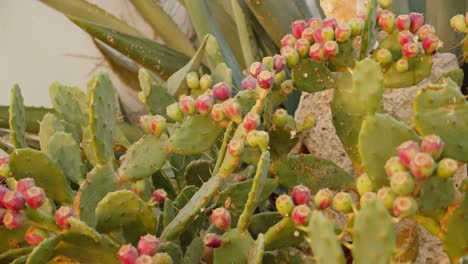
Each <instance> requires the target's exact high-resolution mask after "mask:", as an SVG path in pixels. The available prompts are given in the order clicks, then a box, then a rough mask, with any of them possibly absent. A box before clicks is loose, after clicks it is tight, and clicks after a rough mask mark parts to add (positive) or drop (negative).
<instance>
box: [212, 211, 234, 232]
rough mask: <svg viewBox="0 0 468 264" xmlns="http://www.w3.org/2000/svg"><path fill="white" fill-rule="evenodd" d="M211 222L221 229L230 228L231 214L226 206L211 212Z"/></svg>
mask: <svg viewBox="0 0 468 264" xmlns="http://www.w3.org/2000/svg"><path fill="white" fill-rule="evenodd" d="M211 222H212V223H213V225H215V226H216V227H217V228H219V229H221V230H224V231H226V230H229V229H230V228H231V214H230V213H229V211H228V210H227V209H226V208H222V207H220V208H216V209H215V210H213V212H212V213H211Z"/></svg>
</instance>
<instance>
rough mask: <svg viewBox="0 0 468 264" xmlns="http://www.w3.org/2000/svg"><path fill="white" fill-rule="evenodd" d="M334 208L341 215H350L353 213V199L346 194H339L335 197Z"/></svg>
mask: <svg viewBox="0 0 468 264" xmlns="http://www.w3.org/2000/svg"><path fill="white" fill-rule="evenodd" d="M333 206H334V207H335V209H336V210H338V211H339V212H341V213H350V212H352V211H353V199H352V198H351V195H349V193H346V192H339V193H337V194H336V195H335V197H333Z"/></svg>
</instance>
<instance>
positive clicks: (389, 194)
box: [377, 186, 396, 210]
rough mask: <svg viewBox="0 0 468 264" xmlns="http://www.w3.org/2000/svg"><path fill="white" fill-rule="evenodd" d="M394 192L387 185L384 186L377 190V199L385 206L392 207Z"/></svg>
mask: <svg viewBox="0 0 468 264" xmlns="http://www.w3.org/2000/svg"><path fill="white" fill-rule="evenodd" d="M395 198H396V194H395V193H394V192H393V191H392V189H391V188H390V187H388V186H384V187H382V188H380V189H379V190H378V191H377V200H379V201H381V202H382V203H383V205H384V206H385V208H387V209H389V210H390V209H392V208H393V203H394V201H395Z"/></svg>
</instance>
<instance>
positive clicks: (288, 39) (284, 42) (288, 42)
mask: <svg viewBox="0 0 468 264" xmlns="http://www.w3.org/2000/svg"><path fill="white" fill-rule="evenodd" d="M296 41H297V39H296V38H295V37H294V36H293V35H292V34H287V35H285V36H284V37H283V38H282V39H281V47H294V44H296Z"/></svg>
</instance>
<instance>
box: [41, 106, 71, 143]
mask: <svg viewBox="0 0 468 264" xmlns="http://www.w3.org/2000/svg"><path fill="white" fill-rule="evenodd" d="M39 127H40V129H39V143H40V145H41V150H42V151H44V152H47V147H48V144H49V140H50V138H51V137H52V136H53V135H54V134H55V133H56V132H58V131H63V132H71V131H70V130H71V129H70V128H71V126H70V124H69V123H67V122H66V121H64V120H60V119H59V118H58V117H57V116H56V115H55V114H52V113H47V114H45V115H44V117H43V118H42V121H41V122H40V124H39ZM73 138H74V139H76V140H78V139H79V137H78V134H76V135H75V134H74V135H73Z"/></svg>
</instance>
